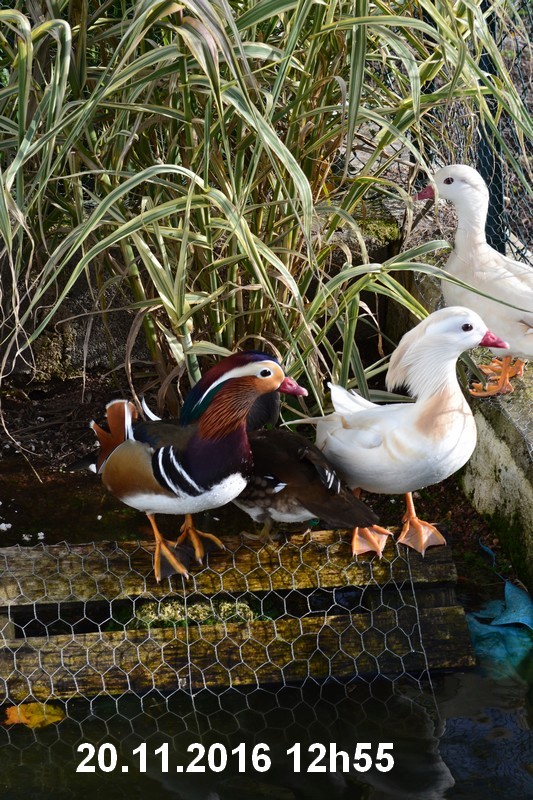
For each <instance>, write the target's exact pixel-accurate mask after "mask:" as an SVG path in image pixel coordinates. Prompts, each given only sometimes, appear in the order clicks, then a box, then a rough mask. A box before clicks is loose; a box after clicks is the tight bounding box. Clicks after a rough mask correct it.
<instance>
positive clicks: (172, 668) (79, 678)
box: [0, 606, 475, 703]
mask: <svg viewBox="0 0 533 800" xmlns="http://www.w3.org/2000/svg"><path fill="white" fill-rule="evenodd" d="M418 619H420V630H421V632H422V641H423V647H422V644H421V642H420V637H419V634H418V631H419V628H418ZM424 651H425V652H424ZM425 653H427V654H428V658H429V660H430V666H431V668H432V669H448V668H451V667H455V668H463V667H468V666H472V665H473V664H474V663H475V660H474V656H473V653H472V648H471V644H470V638H469V634H468V629H467V625H466V620H465V616H464V612H463V610H462V608H460V607H458V606H452V607H448V608H434V609H422V610H421V611H420V612H419V615H417V611H416V609H415V608H414V607H405V608H403V609H400V610H398V611H396V612H395V611H392V610H390V609H385V610H381V611H378V612H374V613H373V614H354V615H349V614H341V615H336V616H327V615H322V614H320V615H316V616H315V615H313V616H310V617H306V618H303V619H295V618H287V619H280V620H276V621H273V620H263V621H258V620H256V621H253V622H250V623H249V624H245V623H240V624H237V623H233V624H227V625H204V626H190V627H189V628H188V629H184V628H177V629H169V628H158V629H152V630H151V631H148V630H144V631H140V630H134V631H125V632H118V633H104V634H98V633H93V634H83V635H77V636H54V637H50V638H46V637H35V638H29V639H27V640H23V641H22V640H17V639H15V640H13V641H12V642H9V643H8V646H6V647H3V648H1V649H0V702H3V701H9V702H12V703H20V702H24V701H27V700H29V699H36V700H47V699H49V698H51V697H56V698H67V697H72V696H85V697H94V696H95V695H97V694H100V693H102V692H103V693H106V694H110V695H116V694H122V693H123V692H125V691H134V692H136V693H137V694H144V693H146V692H149V691H151V690H152V689H154V688H157V689H159V690H160V691H163V692H170V691H173V690H175V689H177V688H178V687H188V688H193V689H195V690H197V689H200V688H202V687H211V688H215V689H221V688H225V687H229V686H234V687H237V686H241V685H249V684H252V685H253V684H257V685H258V684H268V683H284V682H288V681H301V680H303V679H305V678H306V677H308V676H312V677H313V678H316V679H325V678H327V677H329V676H335V677H336V678H350V677H353V676H355V675H360V676H365V675H375V674H377V673H378V672H379V673H382V674H390V675H398V674H403V673H405V674H410V673H412V674H415V675H418V674H420V673H421V672H422V671H423V670H424V669H425V668H426V666H427V665H426V656H425Z"/></svg>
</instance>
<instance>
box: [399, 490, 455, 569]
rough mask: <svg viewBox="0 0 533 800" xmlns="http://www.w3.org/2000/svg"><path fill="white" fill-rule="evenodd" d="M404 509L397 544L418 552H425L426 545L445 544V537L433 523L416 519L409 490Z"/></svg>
mask: <svg viewBox="0 0 533 800" xmlns="http://www.w3.org/2000/svg"><path fill="white" fill-rule="evenodd" d="M405 505H406V511H405V514H404V515H403V517H402V522H403V528H402V532H401V533H400V536H399V537H398V544H405V545H407V547H412V548H413V550H416V551H417V552H418V553H422V555H424V553H425V552H426V550H427V548H428V547H433V546H436V545H442V544H446V539H445V538H444V536H443V535H442V534H441V533H439V531H438V530H437V528H436V527H435V526H434V525H431V523H429V522H424V520H421V519H418V517H417V516H416V511H415V504H414V502H413V496H412V494H411V492H408V493H407V494H406V495H405Z"/></svg>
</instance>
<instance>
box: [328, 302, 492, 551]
mask: <svg viewBox="0 0 533 800" xmlns="http://www.w3.org/2000/svg"><path fill="white" fill-rule="evenodd" d="M478 345H482V346H484V347H497V348H502V349H505V348H507V344H506V343H505V342H504V341H502V340H501V339H500V338H499V337H498V336H496V335H495V334H493V333H492V332H491V331H489V330H488V329H487V326H486V325H485V323H484V322H483V320H482V319H481V317H479V316H478V314H476V313H475V312H474V311H471V310H470V309H468V308H462V307H451V308H441V309H439V310H438V311H434V312H433V314H430V315H429V316H428V317H426V319H425V320H423V321H422V322H420V323H419V324H418V325H417V326H416V327H415V328H413V329H412V330H410V331H409V332H408V333H406V334H405V335H404V336H403V338H402V339H401V341H400V343H399V345H398V347H397V348H396V350H395V351H394V353H393V354H392V356H391V359H390V364H389V370H388V373H387V380H386V382H387V388H388V389H389V390H393V389H395V388H397V387H400V386H406V387H407V390H408V391H409V393H410V394H411V395H412V396H413V397H414V398H415V400H416V402H415V403H392V404H389V405H381V406H379V405H376V404H375V403H371V402H370V401H368V400H365V399H364V398H362V397H360V396H359V395H358V394H355V393H353V392H348V391H346V389H343V388H342V387H341V386H337V385H331V399H332V402H333V406H334V408H335V413H333V414H330V415H329V416H326V417H322V418H321V419H320V420H319V421H318V424H317V440H316V443H317V445H318V447H319V448H320V449H321V450H322V451H323V452H324V454H325V455H326V457H327V458H328V459H329V461H330V462H331V463H332V465H333V466H334V467H335V468H336V469H337V470H338V472H339V474H340V475H342V476H343V477H344V478H345V480H346V481H347V483H348V485H349V486H350V488H352V489H355V487H358V488H360V489H364V490H365V491H368V492H377V493H379V494H399V493H405V494H406V505H407V511H406V513H405V515H404V517H403V519H402V521H403V523H404V525H403V529H402V532H401V535H400V537H399V540H398V541H399V542H401V543H402V544H406V545H408V546H409V547H413V548H414V549H415V550H418V551H419V552H420V553H422V554H424V552H425V550H426V548H427V547H429V546H430V545H438V544H446V542H445V540H444V538H443V536H442V535H441V534H440V533H439V531H438V530H437V529H436V528H435V527H434V526H433V525H430V524H429V523H427V522H423V521H422V520H419V519H418V517H417V516H416V513H415V508H414V504H413V498H412V495H411V492H413V491H415V490H416V489H421V488H422V487H424V486H429V485H431V484H433V483H438V482H439V481H442V480H444V479H445V478H447V477H449V476H450V475H452V474H453V473H454V472H456V470H458V469H459V468H460V467H462V466H463V464H465V463H466V462H467V461H468V459H469V458H470V456H471V455H472V452H473V450H474V447H475V445H476V435H477V433H476V425H475V422H474V418H473V416H472V412H471V410H470V407H469V405H468V403H467V402H466V400H465V398H464V396H463V393H462V391H461V388H460V386H459V383H458V381H457V376H456V363H457V359H458V358H459V356H460V355H461V353H463V352H464V351H465V350H469V349H470V348H471V347H477V346H478ZM389 533H390V532H389V531H386V530H384V529H382V528H377V526H373V527H372V528H359V529H358V528H356V529H355V530H354V533H353V539H352V549H353V552H354V554H359V553H364V552H366V551H369V550H373V551H375V552H377V553H378V554H381V551H382V549H383V545H384V541H385V540H386V535H387V534H389Z"/></svg>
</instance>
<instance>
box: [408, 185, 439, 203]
mask: <svg viewBox="0 0 533 800" xmlns="http://www.w3.org/2000/svg"><path fill="white" fill-rule="evenodd" d="M434 199H435V189H434V188H433V186H432V185H431V184H430V183H428V185H427V186H426V188H425V189H422V191H421V192H418V194H415V195H413V200H434Z"/></svg>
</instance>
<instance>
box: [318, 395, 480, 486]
mask: <svg viewBox="0 0 533 800" xmlns="http://www.w3.org/2000/svg"><path fill="white" fill-rule="evenodd" d="M381 410H382V411H384V410H385V409H384V408H382V409H381ZM361 416H362V417H363V416H364V412H363V414H362V415H361ZM384 416H385V418H386V419H387V422H388V421H389V420H390V422H392V423H395V424H394V425H390V424H389V425H382V430H381V433H382V437H381V443H380V444H379V445H378V446H375V447H366V448H365V447H363V446H361V436H360V431H358V430H353V431H349V430H347V429H346V428H343V427H338V428H337V429H336V430H335V431H331V430H330V431H329V435H328V436H327V437H326V438H325V441H324V446H323V448H322V449H323V452H324V454H325V455H326V457H327V458H328V459H330V461H331V462H332V464H333V465H334V466H335V467H336V468H337V470H338V471H339V472H340V473H341V474H342V476H343V477H344V478H345V479H346V481H347V482H348V484H349V486H350V487H351V488H355V487H359V488H361V489H365V490H366V491H369V492H376V493H380V494H381V493H383V494H399V493H404V492H410V491H414V490H416V489H420V488H422V487H424V486H429V485H431V484H433V483H438V482H439V481H441V480H444V479H445V478H447V477H449V476H450V475H452V474H453V473H454V472H455V471H456V470H458V469H459V468H460V467H462V466H463V465H464V464H465V463H466V462H467V461H468V459H469V458H470V456H471V455H472V452H473V450H474V447H475V444H476V426H475V422H474V419H473V417H472V414H471V412H470V409H469V407H468V404H467V403H466V401H465V400H464V398H463V396H462V394H461V393H460V392H458V393H453V395H445V394H442V393H441V394H440V395H437V396H435V397H432V398H430V399H429V400H426V401H424V402H418V403H416V404H415V405H411V406H404V407H403V408H401V410H400V411H399V412H397V413H395V414H394V415H384ZM382 421H383V418H382ZM350 434H353V435H352V436H351V435H350Z"/></svg>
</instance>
